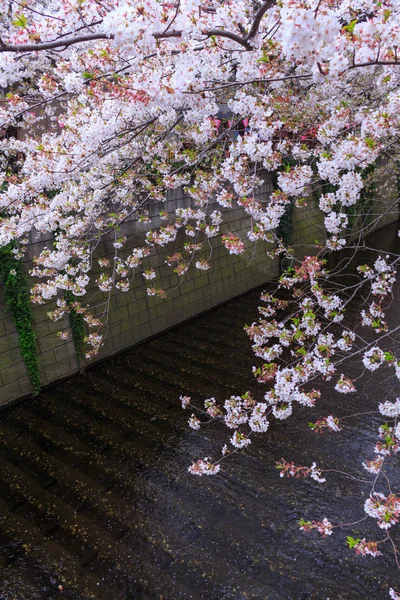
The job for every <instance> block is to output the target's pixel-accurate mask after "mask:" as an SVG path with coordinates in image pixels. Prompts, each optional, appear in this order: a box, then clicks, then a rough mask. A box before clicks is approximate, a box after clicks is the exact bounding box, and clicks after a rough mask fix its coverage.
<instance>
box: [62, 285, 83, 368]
mask: <svg viewBox="0 0 400 600" xmlns="http://www.w3.org/2000/svg"><path fill="white" fill-rule="evenodd" d="M76 301H77V298H76V297H75V296H74V294H73V293H72V292H67V294H66V302H67V304H68V307H69V326H70V327H71V332H72V340H73V342H74V346H75V352H76V357H77V359H78V363H79V366H81V364H82V361H83V359H84V357H85V352H84V347H85V335H86V332H85V321H84V319H83V316H82V315H81V314H80V313H79V312H78V311H77V310H76V308H75V307H74V304H75V302H76Z"/></svg>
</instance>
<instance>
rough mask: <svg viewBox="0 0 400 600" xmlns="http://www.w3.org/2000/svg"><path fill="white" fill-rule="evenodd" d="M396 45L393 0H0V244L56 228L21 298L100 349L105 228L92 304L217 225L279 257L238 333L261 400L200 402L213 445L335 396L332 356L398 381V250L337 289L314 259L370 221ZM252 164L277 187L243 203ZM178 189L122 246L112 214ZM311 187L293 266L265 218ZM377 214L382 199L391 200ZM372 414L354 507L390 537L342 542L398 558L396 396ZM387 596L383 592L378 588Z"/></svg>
mask: <svg viewBox="0 0 400 600" xmlns="http://www.w3.org/2000/svg"><path fill="white" fill-rule="evenodd" d="M399 45H400V5H399V3H398V2H397V1H396V0H380V1H378V0H308V1H307V2H304V1H300V0H279V1H275V0H267V1H265V2H260V1H258V2H257V1H253V2H249V1H243V0H231V1H226V0H219V1H218V0H217V1H212V0H175V1H173V2H162V1H157V0H142V1H137V0H113V2H109V1H108V0H101V1H100V0H36V1H35V0H31V1H30V2H25V1H23V0H21V1H17V0H1V10H0V80H1V85H2V89H3V90H4V92H3V98H2V102H1V105H0V121H1V136H2V137H1V141H0V144H1V153H0V156H1V172H2V182H1V183H2V194H1V197H0V206H1V214H2V218H1V221H0V244H1V246H7V245H10V244H11V245H12V247H13V251H14V253H15V255H16V257H17V258H21V257H22V256H23V254H24V251H25V249H26V247H27V243H28V235H29V234H30V233H31V232H32V231H34V232H36V233H39V234H40V233H44V232H49V231H50V232H52V233H53V236H54V245H53V248H52V249H48V248H45V249H44V250H43V252H42V253H41V254H40V255H39V256H38V257H37V258H36V261H35V264H34V267H33V269H32V275H33V276H34V277H35V278H39V283H36V284H35V285H33V288H32V300H33V301H34V302H39V303H43V302H46V301H48V300H50V299H53V300H56V301H57V309H56V310H55V311H53V312H52V314H51V315H50V316H51V318H53V319H55V320H57V319H59V318H61V317H62V316H63V315H64V314H65V313H66V312H68V311H69V310H70V306H71V305H70V304H69V303H68V302H67V299H66V295H67V293H72V294H73V295H74V297H75V302H74V310H77V311H78V312H80V313H81V314H82V315H83V316H84V318H85V321H86V322H87V324H88V327H89V328H90V333H89V334H88V336H87V339H86V342H87V357H88V358H91V357H92V356H95V355H96V353H97V352H98V349H99V348H100V346H101V344H102V340H103V332H104V327H105V324H106V320H107V311H106V310H105V312H104V313H103V314H102V315H100V317H99V316H95V314H94V310H93V306H91V305H90V303H88V302H87V301H86V300H85V297H86V294H87V290H88V288H89V284H90V280H91V272H92V269H93V261H94V258H93V254H94V252H95V250H96V248H97V246H98V244H99V242H100V241H101V240H102V239H103V238H105V237H107V236H108V237H109V236H111V235H112V236H114V249H115V256H114V260H113V261H112V262H110V261H107V260H105V259H100V260H99V265H100V268H101V272H100V274H99V275H97V276H96V284H97V286H98V288H99V290H100V291H102V292H104V294H105V296H106V297H108V298H109V297H110V295H111V293H112V292H113V291H114V290H120V291H128V290H129V288H130V286H131V283H132V279H133V277H134V275H135V273H139V274H141V276H143V277H144V278H145V280H147V281H148V282H149V283H148V285H149V287H148V294H149V295H155V296H159V297H164V296H165V295H166V294H167V293H168V290H164V289H162V288H161V287H159V286H158V285H157V276H158V274H157V271H156V270H154V269H152V268H150V267H149V265H148V264H147V262H146V260H147V259H148V257H149V256H150V255H151V254H152V253H155V252H157V250H158V249H159V248H160V247H164V246H168V244H170V243H172V242H175V240H176V239H177V236H178V234H180V235H183V236H184V239H185V240H186V241H185V243H184V245H183V247H182V251H181V252H175V253H174V254H173V255H172V256H170V257H169V259H168V264H169V265H170V266H171V269H174V270H175V272H177V273H178V274H179V275H181V276H184V274H185V273H186V272H187V270H188V269H189V268H193V269H200V270H207V269H208V268H209V267H210V265H209V263H208V261H207V260H206V259H204V257H203V256H201V252H202V250H204V248H207V247H208V242H209V240H210V239H211V238H214V237H217V236H220V237H221V241H222V244H223V245H224V246H225V248H226V251H227V252H229V253H230V254H242V253H245V252H246V251H247V249H248V248H249V247H250V246H251V245H252V244H254V243H256V242H257V241H259V240H262V241H263V242H266V243H268V244H269V245H270V246H269V247H270V254H271V256H277V255H282V256H284V257H286V259H288V261H287V262H288V264H291V265H292V266H291V267H290V268H288V269H286V270H285V271H284V272H283V274H282V276H281V278H280V280H279V282H278V286H277V288H278V289H277V293H265V294H264V295H263V297H262V300H263V302H264V304H263V307H262V308H261V309H260V310H261V315H260V320H259V321H258V322H257V323H254V324H253V325H251V326H250V327H249V328H248V333H249V336H250V338H251V340H252V342H253V347H254V352H255V354H256V356H257V357H258V358H260V359H262V360H263V361H265V362H264V363H263V365H262V366H260V367H257V368H255V376H256V377H257V378H258V380H259V381H260V382H262V383H265V384H266V385H267V388H266V391H264V393H263V395H262V397H261V399H258V398H253V397H252V396H251V395H250V394H246V395H244V396H241V397H240V396H233V397H231V398H229V399H228V400H226V401H225V402H223V401H217V400H215V399H214V398H210V399H207V400H206V402H205V407H204V411H203V412H205V413H206V414H207V415H208V417H209V418H210V419H222V420H223V421H224V422H225V424H226V426H227V427H228V428H229V429H231V430H232V435H231V437H230V440H229V448H228V445H226V446H224V448H223V458H226V457H227V456H229V455H230V454H231V453H232V452H236V451H237V450H238V449H240V448H244V447H247V446H248V445H249V444H250V442H251V436H252V435H254V434H257V433H265V432H267V430H268V426H269V422H270V419H271V418H276V419H286V418H288V417H289V416H290V415H291V414H292V412H293V410H294V406H295V405H296V403H297V404H300V405H304V406H307V407H310V408H312V407H313V406H314V404H315V403H316V402H317V401H318V398H319V396H320V392H319V390H318V389H314V387H313V385H314V382H315V385H317V379H318V378H324V379H325V380H328V381H329V380H333V383H334V387H335V389H336V390H337V391H339V392H341V393H344V394H351V393H352V392H353V391H354V390H355V388H356V384H355V382H354V381H352V380H351V379H350V378H349V376H348V375H346V364H348V363H346V361H348V360H349V359H351V360H352V361H354V360H360V361H361V362H362V364H363V366H364V369H365V370H366V371H370V372H374V371H375V370H377V369H388V371H390V372H391V373H392V374H393V376H394V377H396V378H397V379H400V358H399V357H397V356H396V352H395V350H394V348H395V346H396V345H395V336H396V334H398V333H399V330H400V326H399V325H394V326H393V327H392V326H391V325H388V323H387V322H386V319H385V311H386V310H387V306H388V305H389V304H390V302H391V299H392V290H393V285H394V282H395V276H396V267H397V264H398V262H399V260H400V256H399V255H398V254H387V255H383V254H382V253H379V252H377V254H376V256H375V258H374V260H373V262H372V263H371V264H358V266H357V271H356V275H354V278H353V280H352V283H351V284H349V285H347V284H342V283H341V282H339V281H338V279H335V277H334V276H333V273H335V268H334V269H333V270H332V269H331V267H330V264H329V260H331V261H332V258H331V257H332V255H335V256H336V257H337V256H339V258H336V261H335V264H336V265H337V266H336V273H340V272H346V268H347V267H348V265H349V262H350V258H351V259H352V260H353V261H354V260H357V251H358V250H359V249H364V248H366V247H367V246H366V242H365V236H366V234H367V233H368V232H370V231H372V229H373V228H375V227H377V226H379V222H380V219H382V218H383V215H382V214H370V215H369V219H367V218H366V215H365V212H366V211H365V204H363V201H362V200H363V193H364V192H365V185H366V181H367V179H368V176H369V174H370V173H371V171H372V170H373V169H374V168H375V166H376V165H377V163H378V161H382V160H383V161H385V160H386V161H387V160H388V159H390V161H391V164H392V165H393V168H396V165H397V162H398V140H399V135H400V120H399V115H400V89H399V82H400V78H399V74H400V72H399V62H398V55H397V53H398V48H399ZM221 107H225V108H226V110H225V112H224V111H221ZM221 114H224V115H227V114H229V117H226V116H225V117H223V116H221ZM265 173H273V174H274V176H275V177H276V181H277V185H276V189H275V191H274V192H273V194H271V197H270V198H268V199H267V200H265V201H260V200H257V199H256V191H257V189H258V187H259V186H260V185H261V183H262V180H263V177H264V176H265ZM181 187H183V188H184V189H185V192H186V193H187V195H188V196H189V197H190V198H191V206H190V207H188V208H179V209H177V210H176V212H175V214H168V213H167V212H166V211H165V210H161V211H160V214H159V218H160V220H161V223H162V225H161V226H160V227H153V228H152V229H151V230H149V231H148V233H147V237H146V242H145V244H144V245H143V246H140V247H134V248H131V247H130V246H129V235H128V236H120V235H119V230H120V228H121V226H122V225H124V224H127V223H128V224H129V223H134V222H135V221H138V222H143V221H148V220H149V217H148V212H147V211H148V208H149V206H151V205H152V203H154V202H158V203H163V202H164V201H165V199H166V194H167V192H168V190H173V189H176V188H181ZM311 195H314V197H316V198H318V203H319V209H320V210H321V212H322V214H323V218H324V224H325V228H326V239H325V240H324V241H319V242H318V243H316V244H315V246H314V247H312V248H309V249H308V255H307V256H306V257H305V258H304V259H300V258H298V257H299V254H298V253H297V252H296V248H291V247H289V246H288V244H287V243H286V242H285V240H284V239H282V238H281V237H280V236H279V235H278V233H277V232H278V226H279V223H280V221H281V219H282V217H283V215H284V214H285V211H286V210H287V208H288V206H292V205H295V206H297V207H299V208H301V207H302V206H303V205H304V204H305V203H306V202H307V198H308V197H310V196H311ZM216 206H218V209H216V208H215V207H216ZM232 206H240V207H242V208H243V210H244V211H245V212H246V213H247V214H248V215H249V217H250V219H251V227H250V229H249V231H248V234H247V237H246V238H245V239H241V238H239V237H237V236H235V235H233V234H231V233H224V235H222V233H221V225H222V223H223V218H224V214H225V212H224V210H225V209H229V208H230V207H232ZM390 211H393V212H395V211H397V199H396V201H394V202H393V204H392V205H391V206H389V207H388V208H387V212H390ZM350 220H351V221H352V222H353V223H356V226H355V228H353V230H351V231H350V229H351V228H350ZM354 232H355V233H354ZM342 253H343V256H344V258H343V259H342V258H341V256H342ZM349 257H350V258H349ZM361 293H363V295H364V297H366V298H367V300H366V302H365V306H363V307H362V310H361V311H360V312H359V321H360V327H361V331H362V332H361V333H360V330H359V329H357V331H354V330H353V328H351V327H349V325H348V324H347V321H346V314H345V311H346V307H348V305H349V304H350V303H351V301H352V300H353V298H354V297H355V296H356V294H361ZM105 306H106V307H107V302H105ZM364 331H365V332H366V333H365V334H364V333H363V332H364ZM370 332H372V333H373V336H374V338H373V340H372V341H371V338H370V337H368V335H369V333H370ZM61 335H63V333H61ZM398 393H400V392H398ZM182 404H183V405H184V406H187V405H191V403H190V399H189V398H186V397H184V398H183V399H182ZM197 410H199V408H198V407H197V408H196V407H193V411H194V412H193V414H192V416H191V417H190V423H189V424H190V425H191V427H193V428H194V429H198V428H200V425H201V422H200V420H199V419H198V417H197V416H196V415H197V413H196V411H197ZM202 410H203V409H202ZM377 410H379V413H380V414H381V416H382V418H383V422H382V425H381V427H380V429H379V432H377V436H378V438H379V439H378V441H377V444H376V446H375V451H374V450H372V456H371V460H370V461H367V460H366V461H365V462H364V468H365V469H366V471H367V472H368V473H369V474H371V475H372V476H373V478H374V481H373V486H372V488H371V494H370V496H369V499H368V500H367V501H366V502H365V511H366V514H367V515H369V516H370V517H372V518H374V519H376V521H377V525H378V527H379V528H381V529H384V530H385V532H386V534H387V535H386V537H385V539H384V540H378V541H375V540H371V541H367V540H365V539H362V540H353V538H350V541H349V545H350V546H351V547H353V548H354V549H355V550H356V552H357V553H359V554H361V555H367V554H368V555H372V556H373V555H376V554H378V552H379V550H378V544H380V543H381V542H383V541H386V542H388V543H389V545H390V544H392V545H393V547H394V549H395V551H396V548H395V546H394V542H393V539H392V537H391V533H390V531H391V527H393V526H394V525H396V524H397V522H398V520H399V516H400V497H399V495H398V494H396V493H394V492H392V491H391V488H390V486H389V487H388V482H387V478H386V475H385V465H386V464H387V463H388V462H390V461H392V462H394V461H395V455H396V453H397V452H398V450H399V448H400V423H399V420H398V419H399V416H400V399H399V397H396V394H395V395H394V396H393V398H390V399H387V400H386V401H384V402H379V403H378V406H377ZM341 427H342V424H341V423H340V419H338V418H336V417H335V416H334V415H327V417H326V418H324V419H323V420H320V421H317V422H316V423H314V426H313V428H314V429H315V431H316V432H321V431H324V430H326V431H328V430H329V431H333V432H339V431H340V429H341ZM374 453H375V458H374V457H373V454H374ZM220 463H221V461H220V460H211V459H209V458H205V459H202V460H199V461H198V462H196V463H195V464H193V465H192V466H191V467H190V470H191V472H192V473H195V474H200V475H201V474H214V473H217V472H218V471H219V469H220ZM277 466H278V468H279V470H280V473H281V475H283V476H284V475H288V476H310V477H312V478H313V479H314V480H315V481H316V482H318V483H321V484H322V483H323V482H324V481H325V477H324V469H322V468H319V467H317V465H316V464H313V465H312V466H296V465H294V464H293V463H290V462H288V461H287V459H282V461H281V462H280V463H279V464H278V465H277ZM379 486H381V488H379ZM379 489H381V490H382V491H379ZM334 527H335V525H332V524H331V523H330V522H329V521H328V519H327V518H325V519H324V520H323V521H320V522H318V521H315V522H306V521H304V522H302V523H301V528H302V529H303V530H304V531H310V530H311V529H316V530H317V531H318V532H319V533H321V534H322V535H323V536H329V535H331V534H332V531H333V529H334ZM379 547H380V546H379ZM391 597H392V598H398V597H400V596H399V593H398V592H395V591H394V590H391Z"/></svg>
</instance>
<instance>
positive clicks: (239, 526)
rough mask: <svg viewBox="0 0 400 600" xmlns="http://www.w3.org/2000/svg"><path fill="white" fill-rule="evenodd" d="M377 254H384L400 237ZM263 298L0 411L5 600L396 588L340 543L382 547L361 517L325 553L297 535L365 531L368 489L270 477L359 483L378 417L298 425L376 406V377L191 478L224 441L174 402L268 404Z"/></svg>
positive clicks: (381, 560)
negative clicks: (315, 524) (282, 470)
mask: <svg viewBox="0 0 400 600" xmlns="http://www.w3.org/2000/svg"><path fill="white" fill-rule="evenodd" d="M372 241H374V242H375V243H376V244H380V247H382V249H383V250H388V249H390V248H393V245H396V244H398V238H397V228H396V225H394V226H389V227H387V228H385V230H384V231H383V230H382V231H381V232H377V233H376V234H374V236H373V238H372ZM260 292H261V290H260V289H258V290H255V291H253V292H251V293H248V294H246V295H244V296H242V297H240V298H238V299H236V300H233V301H231V302H229V303H227V304H225V305H224V306H221V307H219V308H217V309H214V310H213V311H210V312H208V313H207V314H205V315H203V316H201V317H199V318H197V319H195V320H192V321H190V322H188V323H185V324H183V325H181V326H179V327H176V328H175V329H173V330H171V331H168V332H167V333H164V334H162V335H160V336H159V337H157V338H155V339H152V340H151V341H148V342H146V343H144V344H142V345H140V346H138V347H135V348H133V349H132V350H130V351H128V352H126V353H124V354H122V355H119V356H117V357H115V358H112V359H109V360H107V362H104V363H102V364H99V365H97V366H95V367H93V368H91V369H90V370H88V371H87V372H86V373H84V374H81V375H78V376H75V377H72V378H71V379H69V380H68V381H65V382H63V383H61V384H58V385H56V386H54V387H52V388H50V389H48V390H47V391H45V392H43V393H42V394H41V395H40V396H39V397H37V398H35V399H28V400H26V401H23V402H22V403H20V404H18V405H16V406H14V407H11V408H9V409H7V410H5V411H3V412H2V413H1V414H0V569H1V570H0V599H1V600H50V599H51V600H61V599H64V600H87V599H94V600H306V599H315V600H339V599H341V600H358V599H360V600H361V599H364V598H371V599H374V600H381V599H382V600H384V599H386V598H388V597H389V596H388V589H389V587H396V582H398V581H399V580H400V576H399V572H398V571H397V572H396V568H395V562H394V557H393V555H392V554H391V553H390V551H389V549H388V548H386V549H385V551H384V553H383V555H382V556H380V557H377V558H375V559H374V558H368V557H365V558H362V557H360V556H357V555H356V554H355V553H354V551H350V550H349V549H348V548H347V546H346V544H345V542H346V536H347V535H354V537H357V535H358V537H365V536H366V537H368V535H367V534H369V533H370V532H372V533H374V532H375V530H376V526H375V524H374V523H369V521H372V520H371V519H369V521H366V522H364V523H362V524H360V525H359V526H355V527H353V528H350V529H348V530H345V529H343V530H341V529H338V530H335V534H334V535H333V536H331V538H327V539H322V538H320V537H319V536H318V537H317V535H315V534H314V533H313V532H312V533H311V534H305V533H303V532H302V531H300V530H299V525H298V521H299V519H300V518H305V519H314V518H315V519H317V520H320V519H322V518H323V517H328V518H329V519H330V520H331V521H332V522H353V521H357V520H358V519H360V518H362V517H363V516H364V515H365V513H364V511H363V504H364V501H365V493H366V488H365V486H363V484H362V483H360V482H355V481H351V480H349V479H346V478H341V477H339V476H338V475H336V474H332V476H330V477H329V482H328V483H326V484H324V485H319V484H318V483H316V482H314V481H312V480H296V479H286V478H280V477H279V472H278V471H277V470H276V468H275V461H277V460H279V459H280V458H281V457H282V456H283V457H285V458H287V459H288V460H290V461H292V460H293V461H294V462H295V463H296V464H304V465H307V464H311V462H312V461H314V460H316V461H317V464H321V465H323V466H324V467H326V468H333V469H340V470H343V471H349V472H351V473H355V474H356V475H357V474H358V476H360V473H362V468H361V465H360V464H359V462H360V461H359V457H360V456H362V457H363V458H364V459H368V458H371V456H370V452H371V448H372V447H373V444H374V441H375V440H376V430H377V427H378V426H379V423H380V419H379V416H378V415H376V416H373V417H372V418H371V415H367V416H365V417H361V418H359V419H358V420H355V421H354V422H353V421H352V420H351V419H349V421H348V425H346V427H345V428H344V429H343V431H342V432H341V433H340V434H339V435H336V436H335V435H330V434H326V435H325V436H324V437H322V436H319V435H317V434H315V433H313V432H312V431H310V429H309V428H308V427H307V423H308V421H309V420H314V421H315V420H316V419H317V418H320V417H321V416H325V415H326V414H329V412H332V411H333V410H334V411H335V415H338V416H342V415H346V414H350V413H354V412H357V411H359V410H360V411H369V410H375V409H376V406H377V402H378V401H379V400H382V399H387V398H389V397H390V393H391V390H392V388H393V381H391V380H389V379H387V378H385V376H378V377H376V376H375V374H374V377H371V378H368V377H367V378H366V379H364V380H363V381H364V383H363V386H362V387H360V389H359V390H358V392H357V394H355V395H353V396H352V397H351V400H349V397H348V396H343V395H340V394H338V393H337V392H335V391H334V389H333V387H334V386H333V385H327V384H323V386H322V388H321V389H322V391H323V394H322V399H321V401H320V403H319V404H318V406H317V407H316V408H315V409H313V410H312V411H311V410H310V409H308V408H305V407H300V410H296V411H295V412H294V414H293V416H292V417H291V418H290V419H288V420H287V421H283V422H274V423H273V424H272V425H271V427H270V429H269V430H268V432H267V433H266V434H260V435H258V436H256V437H255V438H254V441H253V443H252V444H251V446H250V447H249V449H248V450H246V451H245V452H241V453H238V454H236V455H235V456H232V457H231V458H230V459H229V460H227V461H225V463H224V464H223V468H222V469H221V472H220V473H219V474H218V475H217V476H215V477H202V478H199V477H194V476H192V475H191V474H189V473H188V466H189V465H190V464H191V463H192V462H193V460H196V459H198V458H204V457H205V456H213V457H215V456H217V457H218V456H219V453H220V451H221V447H222V445H223V444H224V443H225V441H226V439H227V430H226V428H224V427H223V426H222V425H221V426H220V425H218V424H212V425H210V426H206V428H203V429H202V430H201V431H200V432H198V431H193V430H191V429H189V428H188V427H187V420H188V417H189V416H190V413H189V414H188V412H187V411H183V410H182V408H181V405H180V402H179V396H180V395H181V394H188V395H190V396H191V397H192V399H193V400H194V402H198V403H200V402H202V401H204V399H205V398H209V397H210V396H213V397H215V398H217V399H218V400H224V399H226V398H228V397H229V396H230V395H232V394H241V393H244V392H245V391H247V390H249V391H251V392H252V393H254V394H255V395H256V396H257V397H259V398H260V399H262V395H263V393H265V392H264V386H260V384H258V383H257V382H256V381H255V379H254V377H253V375H252V366H253V365H254V364H256V360H255V358H254V355H253V353H252V350H251V345H250V342H249V339H248V337H247V335H246V333H245V332H244V330H243V326H244V324H246V323H248V324H249V323H251V322H253V321H255V320H256V319H257V316H258V311H257V307H258V305H259V304H260V302H259V296H260ZM397 302H398V301H397ZM392 311H395V313H396V312H397V317H399V316H400V309H399V307H396V306H393V307H392ZM333 407H334V408H333ZM296 408H297V407H296ZM327 411H329V412H327ZM228 433H229V432H228ZM363 453H364V454H363ZM357 461H358V462H357ZM364 474H365V471H364ZM396 483H397V487H396V489H398V488H399V487H400V486H399V482H398V481H397V482H396ZM397 587H399V588H400V585H398V584H397Z"/></svg>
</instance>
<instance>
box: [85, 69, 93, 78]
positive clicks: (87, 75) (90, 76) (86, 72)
mask: <svg viewBox="0 0 400 600" xmlns="http://www.w3.org/2000/svg"><path fill="white" fill-rule="evenodd" d="M82 77H83V79H93V77H94V75H93V73H89V71H83V73H82Z"/></svg>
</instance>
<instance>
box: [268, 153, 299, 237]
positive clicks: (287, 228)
mask: <svg viewBox="0 0 400 600" xmlns="http://www.w3.org/2000/svg"><path fill="white" fill-rule="evenodd" d="M292 164H294V161H291V160H286V161H285V162H284V163H283V164H282V166H281V167H280V168H279V169H278V170H277V171H274V172H273V173H272V186H273V188H274V190H276V189H277V188H278V175H279V173H280V172H281V171H284V170H285V169H287V168H290V166H292ZM276 235H277V237H278V238H280V239H281V240H282V243H283V244H284V245H285V246H286V247H288V246H290V245H291V244H292V240H293V203H292V202H290V203H289V204H287V205H286V208H285V212H284V213H283V215H282V216H281V218H280V221H279V225H278V228H277V230H276Z"/></svg>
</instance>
